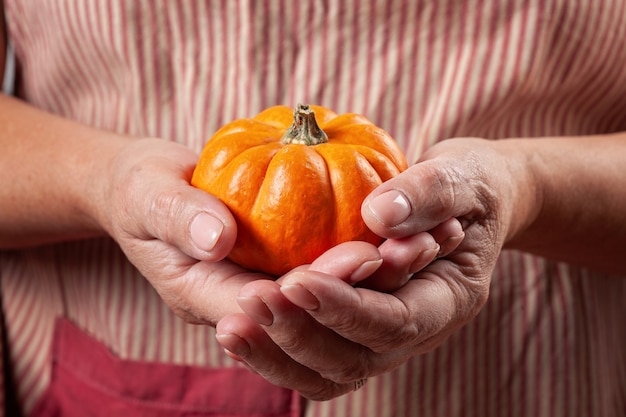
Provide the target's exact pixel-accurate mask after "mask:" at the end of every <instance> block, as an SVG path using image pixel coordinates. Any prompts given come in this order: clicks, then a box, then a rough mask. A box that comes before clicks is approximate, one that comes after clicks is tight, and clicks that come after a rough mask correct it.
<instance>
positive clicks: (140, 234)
mask: <svg viewBox="0 0 626 417" xmlns="http://www.w3.org/2000/svg"><path fill="white" fill-rule="evenodd" d="M197 158H198V156H197V155H196V154H195V153H194V152H192V151H190V150H189V149H187V148H185V147H183V146H181V145H177V144H174V143H171V142H167V141H164V140H160V139H141V140H139V139H134V140H131V141H128V142H127V143H126V144H125V146H124V147H123V148H122V150H121V151H120V152H117V155H116V157H115V158H112V161H111V163H109V164H108V173H106V174H105V173H102V177H103V178H105V179H106V180H105V181H104V183H105V185H104V186H103V189H104V191H103V192H102V194H103V195H104V198H102V201H101V203H100V204H99V215H98V217H99V220H100V223H102V224H103V225H104V228H105V229H106V230H107V232H108V233H109V234H110V235H111V236H112V237H113V238H114V239H115V240H116V241H117V242H118V243H119V245H120V247H121V248H122V249H123V251H124V252H125V254H126V255H127V257H128V259H129V260H130V261H131V262H132V263H133V264H134V265H135V266H136V267H137V268H138V269H139V271H140V272H141V273H142V274H143V275H144V276H145V277H146V278H147V279H148V280H149V281H150V283H151V284H152V286H153V287H154V288H155V289H156V290H157V291H158V293H159V294H160V296H161V297H162V298H163V300H164V301H165V302H166V303H167V304H168V306H169V307H170V308H171V309H172V310H173V311H174V312H175V313H177V314H178V315H179V316H181V317H182V318H183V319H185V320H186V321H188V322H193V323H202V324H211V325H215V323H216V322H217V321H218V320H219V319H220V318H221V317H222V316H223V315H226V314H229V313H233V312H236V311H240V309H239V306H238V305H237V303H236V296H237V294H238V292H239V290H240V288H241V287H242V286H243V285H244V284H245V283H247V282H250V281H252V280H255V279H259V278H260V277H261V276H260V275H259V274H254V273H251V272H249V271H247V270H244V269H243V268H240V267H238V266H236V265H234V264H233V263H231V262H229V261H227V260H223V258H224V257H225V256H226V255H227V254H228V253H229V251H230V250H231V248H232V246H233V244H234V242H235V238H236V233H237V230H236V223H235V220H234V218H233V217H232V215H231V213H230V212H229V210H228V209H227V207H226V206H224V204H222V203H221V202H220V201H219V200H218V199H217V198H215V197H213V196H211V195H209V194H208V193H206V192H204V191H201V190H198V189H197V188H194V187H192V186H191V185H190V184H189V180H190V178H191V174H192V172H193V169H194V166H195V163H196V162H197ZM263 277H264V276H263Z"/></svg>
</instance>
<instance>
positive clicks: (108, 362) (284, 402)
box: [31, 319, 301, 417]
mask: <svg viewBox="0 0 626 417" xmlns="http://www.w3.org/2000/svg"><path fill="white" fill-rule="evenodd" d="M52 361H53V364H52V379H51V383H50V387H49V388H48V390H47V392H46V393H45V394H44V396H43V398H42V399H41V400H40V401H39V403H38V404H37V406H36V407H35V409H34V410H33V413H32V414H31V415H32V416H33V417H40V416H46V417H49V416H64V417H65V416H77V417H85V416H107V417H110V416H145V417H166V416H167V417H171V416H180V417H204V416H211V417H244V416H255V417H262V416H271V417H297V416H299V414H300V409H301V400H300V398H299V396H298V395H297V393H295V392H293V391H291V390H288V389H285V388H280V387H276V386H274V385H272V384H270V383H269V382H267V381H265V380H264V379H263V378H262V377H260V376H258V375H256V374H254V373H252V372H250V371H248V370H246V369H242V368H222V369H214V368H199V367H192V366H181V365H169V364H162V363H150V362H139V361H129V360H123V359H120V358H118V357H116V356H115V355H114V354H112V352H111V351H110V350H109V349H107V348H106V347H105V346H104V345H103V344H101V343H100V342H98V341H97V340H95V339H94V338H92V337H91V336H89V335H87V334H86V333H84V332H83V331H81V330H80V329H78V328H77V327H76V326H75V325H74V324H72V323H71V322H70V321H68V320H67V319H59V320H58V321H57V323H56V328H55V334H54V341H53V352H52Z"/></svg>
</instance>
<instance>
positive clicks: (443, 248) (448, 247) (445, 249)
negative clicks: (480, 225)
mask: <svg viewBox="0 0 626 417" xmlns="http://www.w3.org/2000/svg"><path fill="white" fill-rule="evenodd" d="M463 239H465V233H461V234H460V235H458V236H452V237H449V238H447V239H446V240H444V241H443V242H441V243H440V249H439V253H438V256H442V255H447V254H449V253H450V252H452V251H453V250H454V249H456V247H457V246H459V244H460V243H461V242H462V241H463Z"/></svg>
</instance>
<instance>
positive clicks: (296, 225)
mask: <svg viewBox="0 0 626 417" xmlns="http://www.w3.org/2000/svg"><path fill="white" fill-rule="evenodd" d="M406 167H407V164H406V160H405V158H404V155H403V154H402V152H401V151H400V149H399V147H398V146H397V144H396V142H395V141H394V140H393V139H392V138H391V137H390V136H389V134H387V133H386V132H385V131H384V130H382V129H381V128H379V127H376V126H375V125H373V124H372V123H371V122H370V121H369V120H367V119H366V118H365V117H363V116H360V115H357V114H342V115H337V114H336V113H334V112H333V111H331V110H329V109H327V108H324V107H320V106H308V105H298V106H297V107H296V109H295V111H293V110H291V109H290V108H288V107H285V106H275V107H271V108H268V109H266V110H264V111H263V112H261V113H259V114H258V115H257V116H255V117H254V118H252V119H240V120H235V121H233V122H231V123H229V124H227V125H225V126H224V127H222V128H221V129H219V130H218V131H217V132H216V133H215V135H213V137H212V138H211V139H210V140H209V141H208V142H207V144H206V146H205V148H204V150H203V151H202V154H201V156H200V159H199V162H198V164H197V166H196V169H195V170H194V173H193V177H192V180H191V183H192V184H193V185H194V186H196V187H198V188H200V189H202V190H205V191H207V192H209V193H211V194H213V195H215V196H217V197H218V198H220V199H221V200H222V201H223V202H224V203H225V204H226V205H227V206H228V207H229V209H230V210H231V211H232V213H233V215H234V217H235V219H236V221H237V226H238V232H237V241H236V243H235V247H234V248H233V250H232V252H231V253H230V255H229V258H230V259H231V260H232V261H234V262H236V263H238V264H240V265H242V266H244V267H246V268H249V269H252V270H256V271H262V272H266V273H269V274H272V275H282V274H284V273H286V272H287V271H289V270H291V269H293V268H295V267H297V266H300V265H303V264H307V263H311V262H312V261H313V260H314V259H315V258H317V257H318V256H319V255H321V254H322V253H323V252H324V251H326V250H327V249H330V248H331V247H333V246H335V245H337V244H339V243H342V242H346V241H349V240H363V241H367V242H371V243H373V244H376V245H378V244H380V243H381V241H382V239H381V238H380V237H378V236H377V235H375V234H374V233H372V232H371V231H370V230H369V229H368V228H367V227H366V226H365V224H364V222H363V220H362V218H361V204H362V202H363V200H364V199H365V197H366V196H367V195H368V194H369V193H370V192H371V191H372V190H373V189H374V188H375V187H377V186H378V185H379V184H381V183H382V182H383V181H386V180H388V179H389V178H391V177H393V176H394V175H397V174H398V173H399V172H401V171H403V170H404V169H406Z"/></svg>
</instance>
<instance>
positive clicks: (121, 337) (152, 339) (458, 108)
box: [0, 0, 626, 417]
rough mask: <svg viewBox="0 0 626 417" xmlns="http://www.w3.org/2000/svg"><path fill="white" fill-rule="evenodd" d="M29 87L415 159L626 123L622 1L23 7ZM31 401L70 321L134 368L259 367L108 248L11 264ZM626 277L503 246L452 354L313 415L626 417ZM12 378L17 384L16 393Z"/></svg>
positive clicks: (53, 105) (160, 129)
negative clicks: (314, 111)
mask: <svg viewBox="0 0 626 417" xmlns="http://www.w3.org/2000/svg"><path fill="white" fill-rule="evenodd" d="M5 7H6V15H7V22H8V30H9V35H10V37H11V39H12V41H13V42H14V46H15V52H16V57H17V63H18V71H19V78H18V82H19V83H18V85H17V91H18V94H19V95H20V96H21V97H23V98H24V99H25V100H28V101H29V102H31V103H33V104H34V105H36V106H38V107H41V108H43V109H46V110H49V111H51V112H54V113H58V114H61V115H63V116H65V117H68V118H71V119H74V120H77V121H81V122H84V123H87V124H90V125H94V126H97V127H100V128H103V129H110V130H114V131H117V132H124V133H128V134H132V135H137V136H157V137H163V138H165V139H168V140H172V141H177V142H180V143H184V144H186V145H188V146H189V147H191V148H193V149H195V150H197V151H200V149H201V148H202V146H203V144H204V142H205V140H206V139H207V138H208V137H209V136H210V134H211V133H213V132H214V131H215V130H216V129H217V128H218V127H219V126H221V125H222V124H224V123H226V122H228V121H230V120H232V119H235V118H240V117H247V116H252V115H254V114H255V113H257V112H259V111H260V110H262V109H264V108H266V107H268V106H270V105H274V104H287V105H290V106H291V105H294V104H295V103H297V102H308V103H318V104H322V105H325V106H327V107H330V108H332V109H334V110H336V111H337V112H340V113H343V112H348V111H350V112H357V113H362V114H364V115H366V116H367V117H368V118H370V119H371V120H372V121H374V122H375V123H376V124H377V125H379V126H381V127H383V128H385V129H386V130H388V131H389V132H390V133H391V134H392V135H393V136H394V137H395V138H396V139H397V140H398V142H399V143H400V144H401V146H402V147H403V148H404V149H405V151H406V152H407V155H408V158H409V160H411V161H414V160H416V158H417V157H418V155H419V154H420V153H421V152H422V151H423V150H424V149H426V148H428V147H429V146H431V145H433V144H434V143H436V142H437V141H440V140H443V139H446V138H450V137H458V136H478V137H485V138H492V139H498V138H506V137H522V136H524V137H528V136H532V137H540V136H546V135H582V134H590V133H602V132H614V131H620V130H626V67H625V65H624V62H626V3H625V2H623V1H620V0H597V1H595V0H594V1H593V2H591V1H585V0H466V1H454V0H415V1H409V0H404V1H403V0H361V1H358V0H336V1H321V0H320V1H308V2H302V1H299V2H294V1H291V0H275V1H271V0H262V1H253V0H237V1H226V0H222V1H208V0H207V1H189V2H182V1H181V2H174V1H169V0H133V1H130V0H129V1H124V0H92V1H82V0H61V1H59V0H5ZM0 279H1V284H2V287H1V289H2V302H3V305H2V307H3V315H4V319H5V322H6V335H5V336H6V342H7V345H8V346H9V348H10V349H9V352H8V354H9V357H10V360H11V369H12V373H13V379H14V388H15V391H16V393H17V399H18V402H19V404H20V406H21V407H22V408H23V410H24V411H25V412H26V413H29V412H31V411H32V410H33V409H34V408H35V405H36V404H37V402H38V400H39V399H40V398H41V396H42V394H43V393H44V392H45V390H46V388H47V386H48V385H49V382H50V379H51V376H50V375H51V361H50V359H51V353H50V346H51V344H52V337H53V327H54V323H55V320H56V318H57V317H66V318H68V319H70V320H71V321H72V322H74V323H75V324H76V325H77V326H78V327H80V328H81V329H83V330H84V331H85V332H87V333H89V334H90V335H92V336H93V337H95V339H97V340H99V341H101V342H102V343H103V344H104V345H106V346H107V347H108V348H109V349H110V350H111V351H112V352H113V353H115V354H116V355H118V356H119V357H121V358H124V359H128V360H137V361H156V362H164V363H174V364H186V365H197V366H208V367H213V368H219V369H221V368H229V367H238V366H239V365H238V364H236V363H233V362H232V361H231V360H229V359H228V358H227V357H226V356H225V355H224V354H223V352H222V350H221V348H220V347H219V346H218V345H217V343H216V342H215V341H214V330H213V329H211V328H205V327H199V326H191V325H187V324H185V323H184V322H182V321H181V320H180V319H178V318H176V317H175V316H174V315H173V314H172V313H171V312H170V311H169V310H168V309H167V308H166V307H165V306H164V304H163V303H162V302H161V301H160V299H159V297H158V296H157V294H156V293H155V291H153V290H152V289H151V287H150V286H149V284H148V283H147V282H146V280H145V279H143V277H141V276H140V274H138V272H137V271H136V270H135V269H134V268H133V266H132V265H131V264H129V263H128V262H127V261H126V260H125V257H124V255H123V254H122V253H121V251H120V250H119V248H118V247H117V246H116V245H115V243H114V242H112V241H111V240H109V239H99V240H90V241H84V242H74V243H65V244H59V245H50V246H46V247H41V248H35V249H29V250H20V251H7V252H4V253H0ZM624 300H626V280H624V279H623V278H619V277H609V276H605V275H603V274H601V273H598V272H595V271H590V270H584V269H579V268H575V267H573V266H570V265H566V264H560V263H554V262H549V261H547V260H545V259H542V258H539V257H535V256H531V255H528V254H523V253H519V252H514V251H505V252H503V254H502V256H501V259H500V261H499V263H498V265H497V268H496V270H495V272H494V277H493V284H492V288H491V296H490V300H489V302H488V304H487V306H486V307H485V309H484V310H483V311H482V312H481V313H480V314H479V316H478V317H477V318H476V319H475V320H474V321H473V322H471V323H470V324H469V325H467V326H466V327H465V328H464V329H462V330H461V331H459V332H458V333H456V334H455V335H453V336H452V337H451V338H450V339H449V340H448V341H447V342H446V343H445V344H444V345H443V346H442V347H441V348H439V349H438V350H436V351H434V352H432V353H430V354H427V355H424V356H420V357H415V358H413V359H412V360H410V361H409V362H408V363H406V364H405V365H404V366H402V367H400V368H399V369H397V370H396V371H394V372H391V373H389V374H386V375H382V376H380V377H376V378H372V379H370V381H369V382H368V383H367V384H366V385H365V387H363V388H362V389H361V390H359V391H357V392H355V393H353V394H349V395H346V396H344V397H341V398H338V399H335V400H332V401H328V402H323V403H312V402H308V403H306V404H305V406H304V409H303V410H302V412H303V414H304V415H306V416H307V417H332V416H342V417H344V416H372V417H374V416H376V417H380V416H383V417H388V416H389V417H390V416H550V417H554V416H568V417H572V416H605V417H611V416H623V415H625V414H626V349H624V346H626V325H625V324H624V317H625V313H626V305H625V303H624ZM5 384H6V381H5Z"/></svg>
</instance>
